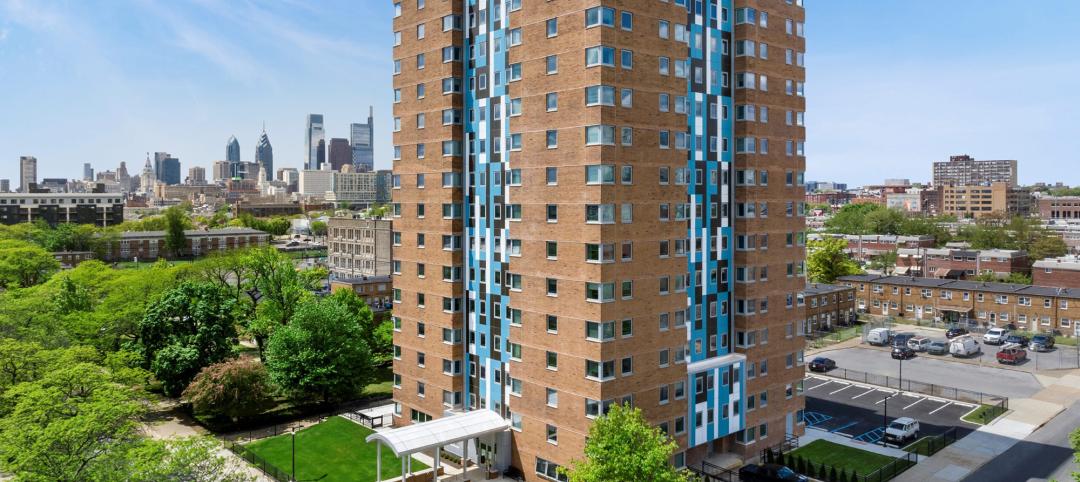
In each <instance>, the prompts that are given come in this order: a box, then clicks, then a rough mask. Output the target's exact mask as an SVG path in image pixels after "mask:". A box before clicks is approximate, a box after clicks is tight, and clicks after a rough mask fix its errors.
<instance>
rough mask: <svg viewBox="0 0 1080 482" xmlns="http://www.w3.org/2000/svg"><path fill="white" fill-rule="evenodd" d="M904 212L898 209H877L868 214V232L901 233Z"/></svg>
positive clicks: (866, 222) (866, 224)
mask: <svg viewBox="0 0 1080 482" xmlns="http://www.w3.org/2000/svg"><path fill="white" fill-rule="evenodd" d="M905 218H906V217H905V216H904V213H902V212H900V211H899V210H897V209H875V210H873V211H870V212H868V213H867V214H866V218H865V221H864V223H865V226H866V229H867V231H869V232H868V233H866V234H900V231H901V229H902V228H903V226H904V220H905Z"/></svg>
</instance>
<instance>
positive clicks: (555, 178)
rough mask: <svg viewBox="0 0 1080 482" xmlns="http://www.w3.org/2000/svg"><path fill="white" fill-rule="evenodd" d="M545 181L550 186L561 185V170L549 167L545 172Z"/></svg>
mask: <svg viewBox="0 0 1080 482" xmlns="http://www.w3.org/2000/svg"><path fill="white" fill-rule="evenodd" d="M544 179H545V180H546V181H547V184H548V185H549V186H554V185H556V184H558V183H559V168H557V167H549V168H547V169H545V171H544Z"/></svg>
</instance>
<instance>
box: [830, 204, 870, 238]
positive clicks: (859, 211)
mask: <svg viewBox="0 0 1080 482" xmlns="http://www.w3.org/2000/svg"><path fill="white" fill-rule="evenodd" d="M884 209H885V208H884V207H883V206H879V205H877V204H869V203H859V204H848V205H846V206H844V207H842V208H840V210H839V211H837V212H836V214H834V215H833V216H832V217H831V218H829V219H828V220H827V221H825V229H826V230H827V231H829V232H830V233H839V234H883V233H871V232H870V227H869V225H868V224H867V222H866V217H867V216H868V215H869V214H870V213H871V212H874V211H879V210H884Z"/></svg>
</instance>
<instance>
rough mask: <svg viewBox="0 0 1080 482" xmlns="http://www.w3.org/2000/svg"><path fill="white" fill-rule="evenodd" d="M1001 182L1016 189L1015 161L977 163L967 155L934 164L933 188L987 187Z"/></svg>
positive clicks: (952, 157)
mask: <svg viewBox="0 0 1080 482" xmlns="http://www.w3.org/2000/svg"><path fill="white" fill-rule="evenodd" d="M997 182H1002V183H1005V184H1007V185H1008V186H1009V187H1016V185H1017V177H1016V161H1015V160H990V161H977V160H975V159H974V158H972V157H971V156H969V155H967V154H963V155H959V156H949V160H948V161H940V162H935V163H934V185H935V186H950V185H951V186H989V185H991V184H994V183H997Z"/></svg>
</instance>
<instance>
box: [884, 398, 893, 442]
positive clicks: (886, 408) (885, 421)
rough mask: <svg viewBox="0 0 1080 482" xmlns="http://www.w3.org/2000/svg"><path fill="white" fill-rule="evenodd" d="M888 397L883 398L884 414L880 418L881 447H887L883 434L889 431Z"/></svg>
mask: <svg viewBox="0 0 1080 482" xmlns="http://www.w3.org/2000/svg"><path fill="white" fill-rule="evenodd" d="M891 396H892V395H889V396H888V397H885V413H884V414H883V415H882V416H881V446H882V447H887V446H888V445H886V440H885V433H886V431H887V430H888V429H889V397H891Z"/></svg>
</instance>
